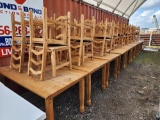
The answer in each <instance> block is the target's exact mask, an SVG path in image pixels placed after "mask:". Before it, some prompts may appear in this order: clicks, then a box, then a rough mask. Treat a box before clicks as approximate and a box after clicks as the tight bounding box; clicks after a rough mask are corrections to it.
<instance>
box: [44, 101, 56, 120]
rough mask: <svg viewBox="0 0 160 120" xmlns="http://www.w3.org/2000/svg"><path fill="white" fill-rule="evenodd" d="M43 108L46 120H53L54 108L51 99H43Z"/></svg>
mask: <svg viewBox="0 0 160 120" xmlns="http://www.w3.org/2000/svg"><path fill="white" fill-rule="evenodd" d="M45 107H46V114H47V120H54V108H53V99H52V98H47V99H45Z"/></svg>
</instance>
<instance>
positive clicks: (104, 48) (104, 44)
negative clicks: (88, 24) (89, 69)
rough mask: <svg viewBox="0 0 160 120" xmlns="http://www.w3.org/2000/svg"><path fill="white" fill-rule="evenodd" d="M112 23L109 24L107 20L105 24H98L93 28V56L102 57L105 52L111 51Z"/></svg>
mask: <svg viewBox="0 0 160 120" xmlns="http://www.w3.org/2000/svg"><path fill="white" fill-rule="evenodd" d="M112 33H113V31H112V22H111V23H109V22H108V21H107V18H106V20H105V22H104V23H103V22H99V23H98V24H97V25H96V27H95V35H94V54H95V55H96V54H99V53H100V55H101V57H102V56H104V55H105V53H106V52H110V50H111V47H112V45H111V40H112Z"/></svg>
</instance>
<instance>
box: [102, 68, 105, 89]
mask: <svg viewBox="0 0 160 120" xmlns="http://www.w3.org/2000/svg"><path fill="white" fill-rule="evenodd" d="M105 82H106V65H104V66H103V68H102V90H105V88H106V87H105V86H106V85H105Z"/></svg>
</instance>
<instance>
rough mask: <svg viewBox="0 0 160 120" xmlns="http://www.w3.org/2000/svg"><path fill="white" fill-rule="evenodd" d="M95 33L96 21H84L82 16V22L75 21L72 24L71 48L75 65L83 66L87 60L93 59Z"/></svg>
mask: <svg viewBox="0 0 160 120" xmlns="http://www.w3.org/2000/svg"><path fill="white" fill-rule="evenodd" d="M94 33H95V19H94V18H92V19H91V20H89V19H86V20H85V19H84V15H83V14H81V20H80V22H78V21H77V20H76V19H74V23H72V24H71V37H70V38H71V48H72V57H73V63H76V62H78V66H81V65H82V64H83V63H84V61H85V58H88V57H91V58H92V57H93V39H94Z"/></svg>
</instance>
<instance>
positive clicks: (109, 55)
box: [94, 53, 121, 86]
mask: <svg viewBox="0 0 160 120" xmlns="http://www.w3.org/2000/svg"><path fill="white" fill-rule="evenodd" d="M94 58H97V59H102V60H109V62H108V63H107V64H106V67H107V69H109V68H110V62H111V61H113V60H115V64H114V78H116V77H117V75H118V74H119V73H120V64H121V55H120V54H113V53H107V54H106V56H103V57H97V56H94ZM107 75H108V76H107V84H106V86H107V85H108V77H109V71H108V73H107Z"/></svg>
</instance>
